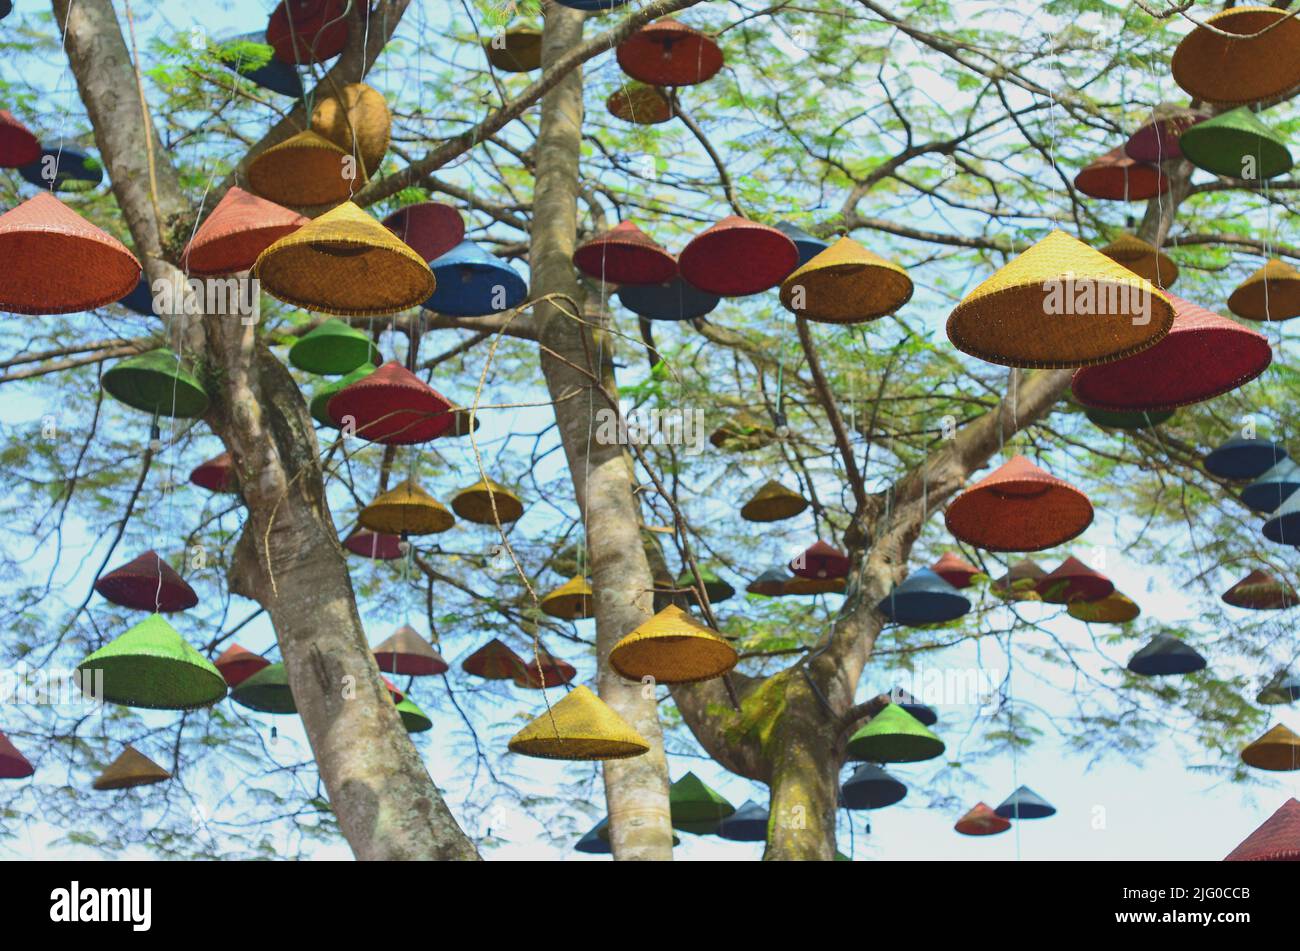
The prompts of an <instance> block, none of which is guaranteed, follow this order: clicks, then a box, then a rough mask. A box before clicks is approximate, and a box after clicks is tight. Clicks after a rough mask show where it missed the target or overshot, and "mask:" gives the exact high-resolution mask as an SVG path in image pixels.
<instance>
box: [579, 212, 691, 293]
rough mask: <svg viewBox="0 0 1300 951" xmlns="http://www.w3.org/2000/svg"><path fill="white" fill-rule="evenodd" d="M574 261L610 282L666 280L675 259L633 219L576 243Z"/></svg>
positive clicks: (670, 276) (674, 267)
mask: <svg viewBox="0 0 1300 951" xmlns="http://www.w3.org/2000/svg"><path fill="white" fill-rule="evenodd" d="M573 263H574V265H575V266H576V267H577V268H578V270H580V271H582V272H583V273H584V274H586V275H588V276H590V277H593V278H595V279H596V280H598V281H608V282H609V283H611V284H665V283H667V282H668V281H671V280H672V279H673V278H674V277H676V276H677V260H676V259H675V258H674V257H673V256H672V255H671V254H669V253H668V252H667V251H665V250H664V249H663V248H662V247H660V246H659V244H657V243H656V242H655V240H654V239H653V238H651V237H650V236H649V235H648V234H646V233H645V232H644V231H642V230H641V229H640V228H638V227H637V226H636V224H635V222H632V221H620V222H619V223H618V224H617V225H615V226H614V227H613V228H611V229H610V230H609V231H606V232H605V233H604V234H601V235H597V236H596V237H594V238H592V239H591V240H589V241H584V242H583V243H582V244H580V245H578V250H576V251H574V252H573Z"/></svg>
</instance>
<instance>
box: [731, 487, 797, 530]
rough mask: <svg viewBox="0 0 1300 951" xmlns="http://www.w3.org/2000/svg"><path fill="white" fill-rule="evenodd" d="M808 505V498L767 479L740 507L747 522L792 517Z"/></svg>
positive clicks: (774, 520) (773, 520) (775, 520)
mask: <svg viewBox="0 0 1300 951" xmlns="http://www.w3.org/2000/svg"><path fill="white" fill-rule="evenodd" d="M807 507H808V500H807V499H805V498H804V497H803V496H802V495H800V494H799V493H798V492H796V491H794V490H793V489H787V488H786V487H785V486H783V485H782V484H781V483H780V482H775V481H768V482H766V483H764V485H763V487H762V488H760V489H759V490H758V491H757V492H755V493H754V494H753V496H752V497H751V498H750V500H749V501H748V502H746V503H745V504H744V505H743V506H741V509H740V517H741V518H743V519H745V521H747V522H779V521H781V520H782V519H786V518H794V517H795V516H796V515H798V514H799V513H800V512H802V511H803V510H804V509H806V508H807Z"/></svg>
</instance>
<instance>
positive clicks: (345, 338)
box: [289, 317, 379, 376]
mask: <svg viewBox="0 0 1300 951" xmlns="http://www.w3.org/2000/svg"><path fill="white" fill-rule="evenodd" d="M377 356H379V348H378V347H376V346H375V344H374V341H373V340H371V339H370V336H369V335H368V334H367V333H366V332H365V331H363V330H358V329H357V328H356V327H353V326H351V325H350V324H345V323H344V322H343V321H341V320H339V319H338V318H336V317H331V318H330V319H329V320H327V321H325V322H324V323H323V324H321V325H320V326H318V327H315V328H313V329H312V331H311V332H310V333H308V334H306V335H305V336H304V337H303V338H302V339H301V340H299V341H298V342H297V343H295V344H294V345H293V346H292V347H290V348H289V362H290V363H292V364H293V365H294V366H296V367H297V368H298V369H299V370H306V371H307V372H308V373H320V374H323V375H325V376H337V375H338V374H341V373H350V372H351V371H352V370H355V369H356V368H357V367H359V366H361V365H362V364H364V363H370V364H372V365H373V364H374V361H375V358H376V357H377Z"/></svg>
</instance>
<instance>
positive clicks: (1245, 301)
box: [1228, 258, 1300, 320]
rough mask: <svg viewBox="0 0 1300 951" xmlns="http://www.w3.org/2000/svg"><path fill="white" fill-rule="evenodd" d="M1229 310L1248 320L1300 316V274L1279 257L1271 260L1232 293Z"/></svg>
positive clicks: (1281, 318) (1284, 318) (1285, 318)
mask: <svg viewBox="0 0 1300 951" xmlns="http://www.w3.org/2000/svg"><path fill="white" fill-rule="evenodd" d="M1228 309H1229V310H1230V311H1232V312H1233V313H1234V314H1236V315H1237V316H1238V317H1245V318H1246V319H1247V320H1290V319H1291V318H1292V317H1300V271H1296V269H1295V268H1293V267H1292V266H1291V265H1289V264H1286V263H1284V262H1282V261H1279V260H1277V259H1276V258H1274V259H1272V260H1270V261H1269V262H1268V263H1267V264H1265V265H1264V266H1263V267H1262V268H1260V269H1259V270H1258V271H1256V272H1255V273H1254V274H1252V275H1251V276H1250V277H1248V278H1246V279H1245V280H1244V281H1242V282H1241V284H1240V285H1239V286H1238V287H1237V289H1236V290H1234V291H1233V292H1232V294H1231V295H1230V296H1229V297H1228Z"/></svg>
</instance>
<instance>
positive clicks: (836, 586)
mask: <svg viewBox="0 0 1300 951" xmlns="http://www.w3.org/2000/svg"><path fill="white" fill-rule="evenodd" d="M848 586H849V580H848V579H847V578H800V577H797V576H796V577H794V578H791V579H790V580H789V581H787V582H786V583H785V588H784V590H783V591H782V592H781V593H782V594H791V595H797V594H803V595H807V594H843V593H844V590H845V589H846V588H847V587H848Z"/></svg>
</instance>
